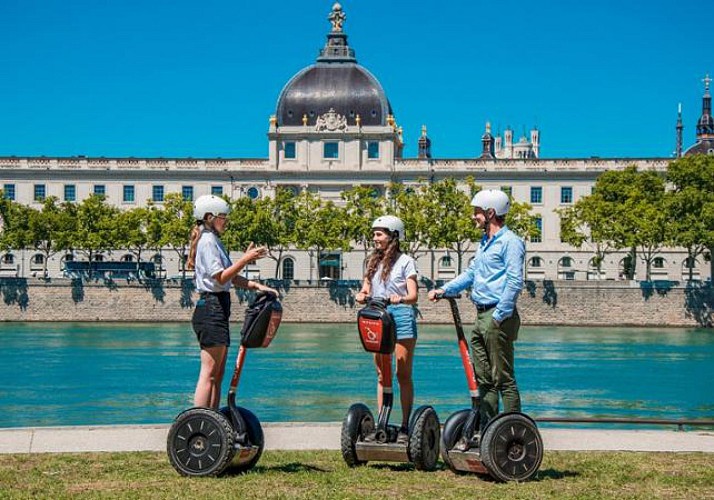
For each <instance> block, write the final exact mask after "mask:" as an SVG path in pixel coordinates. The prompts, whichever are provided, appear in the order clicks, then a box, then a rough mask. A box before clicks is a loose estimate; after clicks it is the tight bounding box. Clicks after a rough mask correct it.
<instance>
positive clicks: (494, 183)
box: [0, 4, 714, 281]
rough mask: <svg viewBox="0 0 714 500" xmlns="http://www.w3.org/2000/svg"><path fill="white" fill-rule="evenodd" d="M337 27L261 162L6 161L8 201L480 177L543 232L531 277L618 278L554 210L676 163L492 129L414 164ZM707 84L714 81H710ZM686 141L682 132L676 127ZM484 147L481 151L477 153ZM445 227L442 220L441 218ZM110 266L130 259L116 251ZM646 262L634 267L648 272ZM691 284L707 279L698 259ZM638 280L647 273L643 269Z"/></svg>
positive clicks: (345, 265) (13, 261) (312, 262)
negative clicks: (614, 178)
mask: <svg viewBox="0 0 714 500" xmlns="http://www.w3.org/2000/svg"><path fill="white" fill-rule="evenodd" d="M329 19H330V22H331V29H330V31H329V33H328V34H327V41H326V43H325V46H324V48H323V49H322V50H321V52H320V54H319V56H318V58H317V60H316V61H315V62H314V63H313V64H311V65H309V66H307V67H306V68H304V69H303V70H301V71H299V72H298V73H297V74H296V75H295V76H293V77H292V78H291V79H290V80H289V81H288V82H287V84H286V85H285V86H284V88H283V89H282V91H281V93H280V95H279V98H278V103H277V108H276V110H275V114H274V115H272V116H270V118H269V127H268V133H267V136H268V137H267V138H268V140H267V145H268V156H267V158H265V159H240V158H238V159H214V158H205V159H194V158H174V159H165V158H162V159H156V158H103V157H102V158H88V157H71V158H50V157H4V158H0V176H2V188H3V192H4V194H5V196H6V197H9V198H11V199H14V200H16V201H18V202H21V203H25V204H28V205H31V206H34V207H37V208H39V207H40V206H41V203H42V200H43V199H44V198H45V197H47V196H56V197H57V198H58V199H59V200H61V201H70V202H72V201H81V200H82V199H84V198H86V197H88V196H90V195H91V194H92V193H98V194H102V195H104V196H105V197H106V199H107V200H108V202H109V203H112V204H115V205H117V206H119V207H127V208H130V207H136V206H141V205H144V204H146V203H147V202H148V201H152V202H153V203H157V204H160V203H161V202H162V201H163V197H164V196H165V194H167V193H172V192H178V193H182V194H183V196H184V197H186V198H189V199H193V198H196V197H198V196H200V195H203V194H209V193H212V194H218V195H226V196H228V197H230V198H235V197H238V196H250V197H252V198H259V197H264V196H273V195H274V193H275V189H276V187H278V186H282V187H287V188H290V189H294V190H296V191H297V190H302V189H308V190H311V191H313V192H315V193H318V194H319V195H320V196H321V197H323V198H325V199H329V200H333V201H335V202H340V193H341V192H342V191H343V190H345V189H349V188H351V187H353V186H354V185H368V186H373V187H375V188H377V189H379V190H381V192H384V188H385V186H386V185H387V183H389V182H395V181H396V182H401V183H405V184H409V183H416V182H418V181H419V180H420V179H425V178H427V179H433V180H440V179H444V178H456V179H465V178H466V177H468V176H472V177H474V178H475V179H476V181H477V182H478V183H479V184H480V185H481V186H483V187H484V188H500V189H505V190H507V191H509V192H510V193H511V194H512V196H513V197H514V199H515V200H517V201H521V202H528V203H530V204H531V205H532V206H533V212H534V213H535V215H536V216H537V217H538V224H539V225H540V227H541V229H542V235H541V237H540V238H539V239H537V241H535V240H534V241H530V242H528V244H527V252H528V254H527V269H526V277H527V278H529V279H535V280H538V279H575V280H587V279H619V278H620V277H621V275H622V270H623V268H624V265H625V264H624V262H625V258H626V255H625V254H624V253H614V254H611V255H608V256H607V258H606V260H605V262H604V264H603V267H602V273H601V274H598V272H597V270H596V266H595V265H594V264H593V251H592V250H593V249H590V248H586V247H584V248H582V249H575V248H573V247H571V246H568V245H566V244H563V243H562V242H561V241H560V236H559V233H560V224H559V217H558V215H557V213H556V212H555V210H556V209H559V208H563V207H567V206H569V205H571V204H572V203H574V202H575V201H577V200H578V199H579V198H580V197H583V196H587V195H589V194H590V193H591V191H592V187H593V185H594V183H595V180H596V179H597V177H598V176H599V175H600V174H601V173H603V172H605V171H608V170H619V169H624V168H625V167H627V166H629V165H637V166H638V168H639V169H654V170H657V171H664V170H665V169H666V167H667V164H668V162H669V161H670V159H669V158H610V159H605V158H598V159H547V158H542V157H541V155H540V132H539V131H538V130H537V129H533V130H531V132H530V139H528V138H526V137H523V138H522V139H521V140H519V141H518V142H517V143H514V142H513V131H512V130H510V129H508V130H506V131H505V133H504V136H503V138H501V137H500V136H499V137H497V138H494V137H493V136H492V135H491V131H490V126H489V125H487V126H486V132H485V133H484V135H483V136H482V150H481V154H480V155H478V153H477V154H476V155H475V156H474V158H454V159H435V158H433V157H432V154H431V140H430V139H429V137H428V135H427V131H426V127H423V128H422V134H421V137H420V138H419V142H418V155H417V157H416V158H404V157H403V154H402V152H403V146H404V143H403V140H402V129H401V127H399V126H398V124H397V122H396V118H395V113H394V111H393V110H392V107H391V105H390V102H389V100H388V98H387V95H386V93H385V91H384V89H383V88H382V86H381V84H380V83H379V81H378V80H377V78H375V77H374V76H373V75H372V74H371V73H370V72H369V71H368V70H367V69H366V68H364V67H362V66H361V65H359V64H358V63H357V59H356V56H355V52H354V50H353V49H352V48H351V47H350V46H349V44H348V41H347V34H346V33H345V31H344V21H345V15H344V12H343V11H342V9H341V7H340V6H339V4H335V6H334V7H333V9H332V12H331V14H330V16H329ZM707 80H708V78H707ZM712 123H713V122H712V118H711V97H710V96H709V81H707V83H706V90H705V98H704V111H703V114H702V118H700V120H699V122H698V124H697V144H695V145H694V146H692V148H690V149H689V150H687V154H690V153H693V152H699V151H700V150H702V151H704V152H708V153H712V152H714V149H713V142H712V141H714V128H713V125H712ZM679 133H680V134H681V130H679ZM475 149H476V148H475ZM437 223H438V221H437ZM70 258H71V256H68V255H58V256H56V257H53V258H52V260H51V261H50V262H49V263H48V268H49V270H50V276H60V275H62V272H63V269H64V263H65V261H66V260H68V259H70ZM106 258H108V259H112V260H121V259H128V258H130V256H128V253H127V252H121V251H115V252H112V255H111V256H106ZM152 259H153V260H154V261H155V262H156V263H157V264H158V265H159V267H160V268H161V269H162V270H163V275H165V276H172V275H177V274H178V273H179V272H180V270H181V265H180V260H179V258H178V256H177V255H175V254H173V255H172V252H161V253H159V254H157V255H155V256H153V257H152ZM363 259H364V254H363V253H362V252H361V251H355V252H351V253H345V254H342V253H340V252H332V253H328V254H325V255H322V256H318V258H313V256H310V255H308V254H307V253H306V252H301V251H297V250H295V251H292V252H287V253H286V254H285V255H284V256H283V257H282V260H281V261H280V262H279V263H277V264H276V263H275V262H273V261H270V260H268V259H265V260H264V261H260V262H259V263H258V265H257V266H254V267H253V268H250V269H248V273H249V274H250V275H251V276H252V277H262V278H272V277H273V276H274V275H275V266H276V265H277V266H278V268H277V269H278V275H279V277H281V278H284V279H299V280H318V279H321V278H332V279H359V278H360V277H361V276H362V272H363V266H364V262H363ZM455 261H456V259H452V258H451V256H450V255H449V254H448V252H444V251H439V250H434V251H430V252H427V253H426V254H425V255H421V256H419V259H418V266H419V269H420V272H421V274H422V275H423V276H425V277H428V278H430V279H449V278H451V277H453V276H454V275H455V274H456V269H455ZM0 264H1V266H0V274H1V275H5V276H10V275H20V276H30V275H32V274H33V273H37V272H38V271H39V270H41V269H42V268H43V261H42V255H39V254H37V253H35V252H31V251H11V252H8V253H7V254H5V255H4V256H3V257H2V258H1V259H0ZM689 264H690V263H688V262H687V259H686V254H685V253H684V252H683V251H681V249H664V250H663V251H662V252H661V254H660V256H658V257H657V259H655V262H654V266H653V279H669V280H677V281H678V280H682V279H684V278H685V277H686V276H687V275H688V274H689V269H688V265H689ZM642 268H643V266H641V265H638V269H639V270H641V269H642ZM694 276H695V277H697V278H701V279H705V278H707V277H708V266H706V265H704V262H703V260H702V259H701V257H700V258H699V260H698V261H697V262H696V263H694ZM639 277H640V278H642V277H643V276H642V272H640V276H639Z"/></svg>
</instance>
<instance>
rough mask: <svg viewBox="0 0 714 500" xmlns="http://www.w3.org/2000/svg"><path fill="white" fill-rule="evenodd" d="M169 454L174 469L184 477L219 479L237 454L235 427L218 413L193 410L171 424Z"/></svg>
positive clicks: (167, 444)
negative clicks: (217, 477)
mask: <svg viewBox="0 0 714 500" xmlns="http://www.w3.org/2000/svg"><path fill="white" fill-rule="evenodd" d="M166 451H167V453H168V455H169V462H171V465H172V466H173V468H174V469H176V471H177V472H178V473H179V474H181V475H183V476H217V475H219V474H221V473H222V472H223V471H225V470H226V468H227V467H228V465H229V464H230V463H231V460H233V456H234V455H235V452H236V450H235V440H234V434H233V427H231V424H230V422H229V421H228V420H226V417H224V416H223V415H221V414H220V413H219V412H217V411H214V410H211V409H208V408H191V409H190V410H186V411H184V412H182V413H181V414H179V416H178V417H176V420H174V423H173V425H171V428H170V429H169V434H168V437H167V439H166Z"/></svg>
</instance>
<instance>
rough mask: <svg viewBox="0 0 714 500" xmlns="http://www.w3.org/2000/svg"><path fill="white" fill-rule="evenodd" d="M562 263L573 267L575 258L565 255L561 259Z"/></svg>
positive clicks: (563, 265) (564, 265)
mask: <svg viewBox="0 0 714 500" xmlns="http://www.w3.org/2000/svg"><path fill="white" fill-rule="evenodd" d="M560 265H561V266H562V267H573V259H572V258H570V257H563V258H562V259H560Z"/></svg>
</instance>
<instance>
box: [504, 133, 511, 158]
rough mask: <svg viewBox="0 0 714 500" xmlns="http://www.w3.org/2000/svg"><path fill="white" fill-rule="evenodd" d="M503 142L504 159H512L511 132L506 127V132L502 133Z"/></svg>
mask: <svg viewBox="0 0 714 500" xmlns="http://www.w3.org/2000/svg"><path fill="white" fill-rule="evenodd" d="M503 142H504V144H503V149H504V150H505V151H504V153H505V157H506V158H513V130H511V127H506V130H504V131H503Z"/></svg>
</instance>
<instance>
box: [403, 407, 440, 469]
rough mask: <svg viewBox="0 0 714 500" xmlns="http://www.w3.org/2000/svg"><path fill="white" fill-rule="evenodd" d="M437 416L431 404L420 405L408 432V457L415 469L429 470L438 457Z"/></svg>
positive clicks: (434, 464) (438, 435)
mask: <svg viewBox="0 0 714 500" xmlns="http://www.w3.org/2000/svg"><path fill="white" fill-rule="evenodd" d="M440 436H441V427H440V425H439V417H438V416H437V415H436V411H434V408H432V407H431V406H422V407H421V408H419V409H418V410H417V417H416V419H415V420H414V425H413V426H412V428H411V429H410V432H409V449H408V451H409V457H410V458H411V461H412V463H413V464H414V468H415V469H416V470H427V471H431V470H434V469H435V468H436V462H437V460H438V459H439V438H440Z"/></svg>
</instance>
